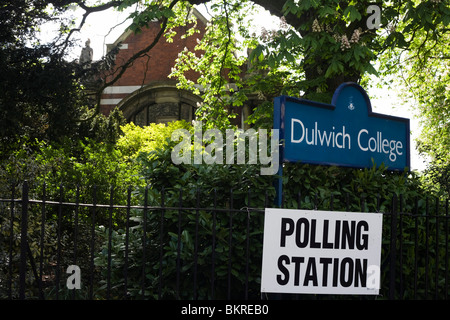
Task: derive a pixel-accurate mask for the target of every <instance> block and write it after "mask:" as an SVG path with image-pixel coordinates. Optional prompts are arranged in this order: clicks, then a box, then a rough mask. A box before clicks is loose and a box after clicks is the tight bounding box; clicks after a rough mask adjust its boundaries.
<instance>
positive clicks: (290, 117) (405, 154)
mask: <svg viewBox="0 0 450 320" xmlns="http://www.w3.org/2000/svg"><path fill="white" fill-rule="evenodd" d="M274 129H279V130H280V140H281V142H282V143H283V146H282V148H281V150H280V162H281V163H282V162H303V163H310V164H321V165H335V166H343V167H354V168H369V167H372V166H373V163H375V164H376V165H377V166H379V165H381V164H382V163H384V165H385V166H387V167H388V169H389V170H404V169H405V168H409V166H410V155H409V148H410V144H409V143H410V142H409V134H410V131H409V119H406V118H399V117H394V116H388V115H383V114H378V113H374V112H372V106H371V104H370V100H369V97H368V96H367V93H366V92H365V91H364V89H363V88H361V86H359V85H358V84H356V83H343V84H341V85H340V86H339V87H338V88H337V89H336V91H335V93H334V95H333V98H332V101H331V104H325V103H320V102H314V101H309V100H304V99H298V98H292V97H287V96H280V97H277V98H275V102H274ZM280 168H282V166H280ZM280 174H281V171H280Z"/></svg>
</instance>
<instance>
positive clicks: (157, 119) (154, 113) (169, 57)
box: [100, 9, 257, 128]
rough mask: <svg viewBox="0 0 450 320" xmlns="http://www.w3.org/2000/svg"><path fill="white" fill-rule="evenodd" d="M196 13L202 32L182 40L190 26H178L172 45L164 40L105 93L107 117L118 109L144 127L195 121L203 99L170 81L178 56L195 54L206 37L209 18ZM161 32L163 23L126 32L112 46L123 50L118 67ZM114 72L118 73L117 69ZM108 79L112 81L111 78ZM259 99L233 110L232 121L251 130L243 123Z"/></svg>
mask: <svg viewBox="0 0 450 320" xmlns="http://www.w3.org/2000/svg"><path fill="white" fill-rule="evenodd" d="M192 14H193V15H194V16H195V17H196V18H197V25H198V29H199V30H200V33H197V34H196V35H197V36H190V37H186V38H184V39H182V38H181V35H183V34H185V32H186V29H187V28H188V27H178V28H177V29H176V30H175V31H176V35H175V36H174V38H173V42H172V43H168V42H166V41H165V39H164V38H161V39H160V40H159V41H158V43H157V44H156V45H155V46H154V47H153V48H152V49H151V50H150V51H149V52H148V55H147V56H144V57H142V58H139V59H137V60H135V61H134V62H133V64H132V65H131V66H130V67H129V68H128V69H127V70H126V71H125V73H124V74H123V75H122V76H121V77H120V79H119V80H118V81H117V82H115V83H114V84H113V85H112V86H109V87H107V88H106V89H105V90H104V91H103V94H102V96H101V100H100V110H101V112H102V113H104V114H106V115H107V114H109V112H110V111H111V110H112V109H113V108H115V107H116V106H117V107H118V108H119V109H120V110H121V111H122V112H123V114H124V116H125V118H126V119H127V121H130V122H134V123H135V124H137V125H141V126H144V125H148V124H150V123H166V122H169V121H175V120H181V119H183V120H186V121H191V120H193V119H194V118H195V108H196V106H197V103H198V102H201V98H200V97H199V96H197V95H195V94H193V93H191V92H189V91H186V90H180V89H177V87H176V83H177V80H175V79H170V78H168V75H169V74H170V73H171V69H172V67H173V66H174V64H175V59H176V58H177V57H178V53H179V52H180V51H181V50H183V48H185V47H186V48H187V49H188V50H190V51H193V50H194V48H195V46H196V45H197V39H198V38H201V37H202V36H203V34H204V30H205V27H206V24H207V20H206V18H205V17H204V16H203V15H202V14H201V13H200V12H198V11H197V10H195V9H194V10H193V12H192ZM160 30H161V29H160V22H159V21H155V22H150V23H149V25H148V28H146V29H143V30H142V32H141V33H138V34H134V32H133V31H130V30H128V31H125V32H124V33H123V34H122V35H121V36H120V37H119V38H117V40H116V41H115V42H114V43H112V44H108V45H107V50H108V52H109V51H110V50H111V49H112V48H115V47H117V46H118V47H119V51H118V53H117V54H116V56H115V66H116V67H117V66H121V65H123V63H124V62H126V61H128V60H129V58H130V57H131V56H132V55H133V54H135V53H136V52H138V51H140V50H142V49H143V48H145V47H147V46H148V45H149V44H150V43H152V42H153V40H154V39H155V36H156V35H157V33H158V32H159V31H160ZM196 54H201V52H198V53H196ZM111 72H112V73H114V69H113V70H111ZM186 76H187V78H188V79H190V80H192V81H194V82H195V81H196V80H197V79H198V77H199V75H198V74H196V73H195V72H193V71H189V73H187V74H186ZM106 80H107V81H109V80H111V78H110V77H107V78H106ZM256 100H257V99H256V98H255V99H251V100H250V101H248V103H247V104H246V105H245V106H243V107H239V108H233V112H235V113H237V117H236V118H235V119H233V121H232V122H233V123H234V124H236V125H238V126H239V127H243V128H244V127H247V126H246V125H244V121H243V120H244V119H245V118H246V117H247V116H248V114H249V112H250V109H251V106H253V105H255V103H257V101H256Z"/></svg>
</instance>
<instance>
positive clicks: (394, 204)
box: [389, 193, 397, 300]
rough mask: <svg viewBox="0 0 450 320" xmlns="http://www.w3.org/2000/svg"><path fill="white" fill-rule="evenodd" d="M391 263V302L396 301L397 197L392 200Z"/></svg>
mask: <svg viewBox="0 0 450 320" xmlns="http://www.w3.org/2000/svg"><path fill="white" fill-rule="evenodd" d="M390 244H391V246H390V263H389V278H390V279H389V300H394V299H395V267H396V262H397V261H396V260H397V195H396V194H395V193H394V196H393V198H392V214H391V239H390Z"/></svg>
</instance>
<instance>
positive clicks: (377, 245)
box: [261, 208, 383, 295]
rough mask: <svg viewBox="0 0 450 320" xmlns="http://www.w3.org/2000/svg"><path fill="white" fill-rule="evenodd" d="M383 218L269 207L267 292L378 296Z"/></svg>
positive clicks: (264, 278) (263, 288) (265, 253)
mask: <svg viewBox="0 0 450 320" xmlns="http://www.w3.org/2000/svg"><path fill="white" fill-rule="evenodd" d="M382 225H383V216H382V214H378V213H359V212H339V211H312V210H288V209H271V208H266V211H265V221H264V247H263V260H262V275H261V292H277V293H311V294H374V295H377V294H378V291H379V287H380V258H381V235H382Z"/></svg>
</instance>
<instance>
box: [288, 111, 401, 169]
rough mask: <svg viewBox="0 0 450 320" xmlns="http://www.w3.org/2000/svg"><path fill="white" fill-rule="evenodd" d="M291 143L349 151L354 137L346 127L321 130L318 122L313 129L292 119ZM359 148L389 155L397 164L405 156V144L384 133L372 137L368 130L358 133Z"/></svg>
mask: <svg viewBox="0 0 450 320" xmlns="http://www.w3.org/2000/svg"><path fill="white" fill-rule="evenodd" d="M290 137H291V139H290V141H291V143H305V144H307V145H314V146H321V147H326V148H338V149H348V150H350V149H351V148H352V142H351V141H352V137H351V136H350V134H349V133H348V131H347V132H346V129H345V126H344V125H343V126H342V127H340V128H338V129H336V127H335V126H333V127H332V130H329V131H327V130H325V129H321V127H320V126H319V124H318V122H317V121H316V122H314V127H313V128H308V127H305V125H304V124H303V122H302V121H301V120H300V119H296V118H292V119H291V135H290ZM355 140H356V141H357V145H358V148H359V149H360V150H361V151H364V152H375V153H384V154H388V155H389V160H390V161H392V162H395V161H396V160H397V159H398V156H401V155H403V143H402V142H401V141H397V140H395V139H391V140H389V139H386V138H384V137H383V132H381V131H377V132H376V133H375V135H372V136H371V135H370V133H369V131H368V130H367V129H361V130H359V132H358V136H357V139H353V141H355Z"/></svg>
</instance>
